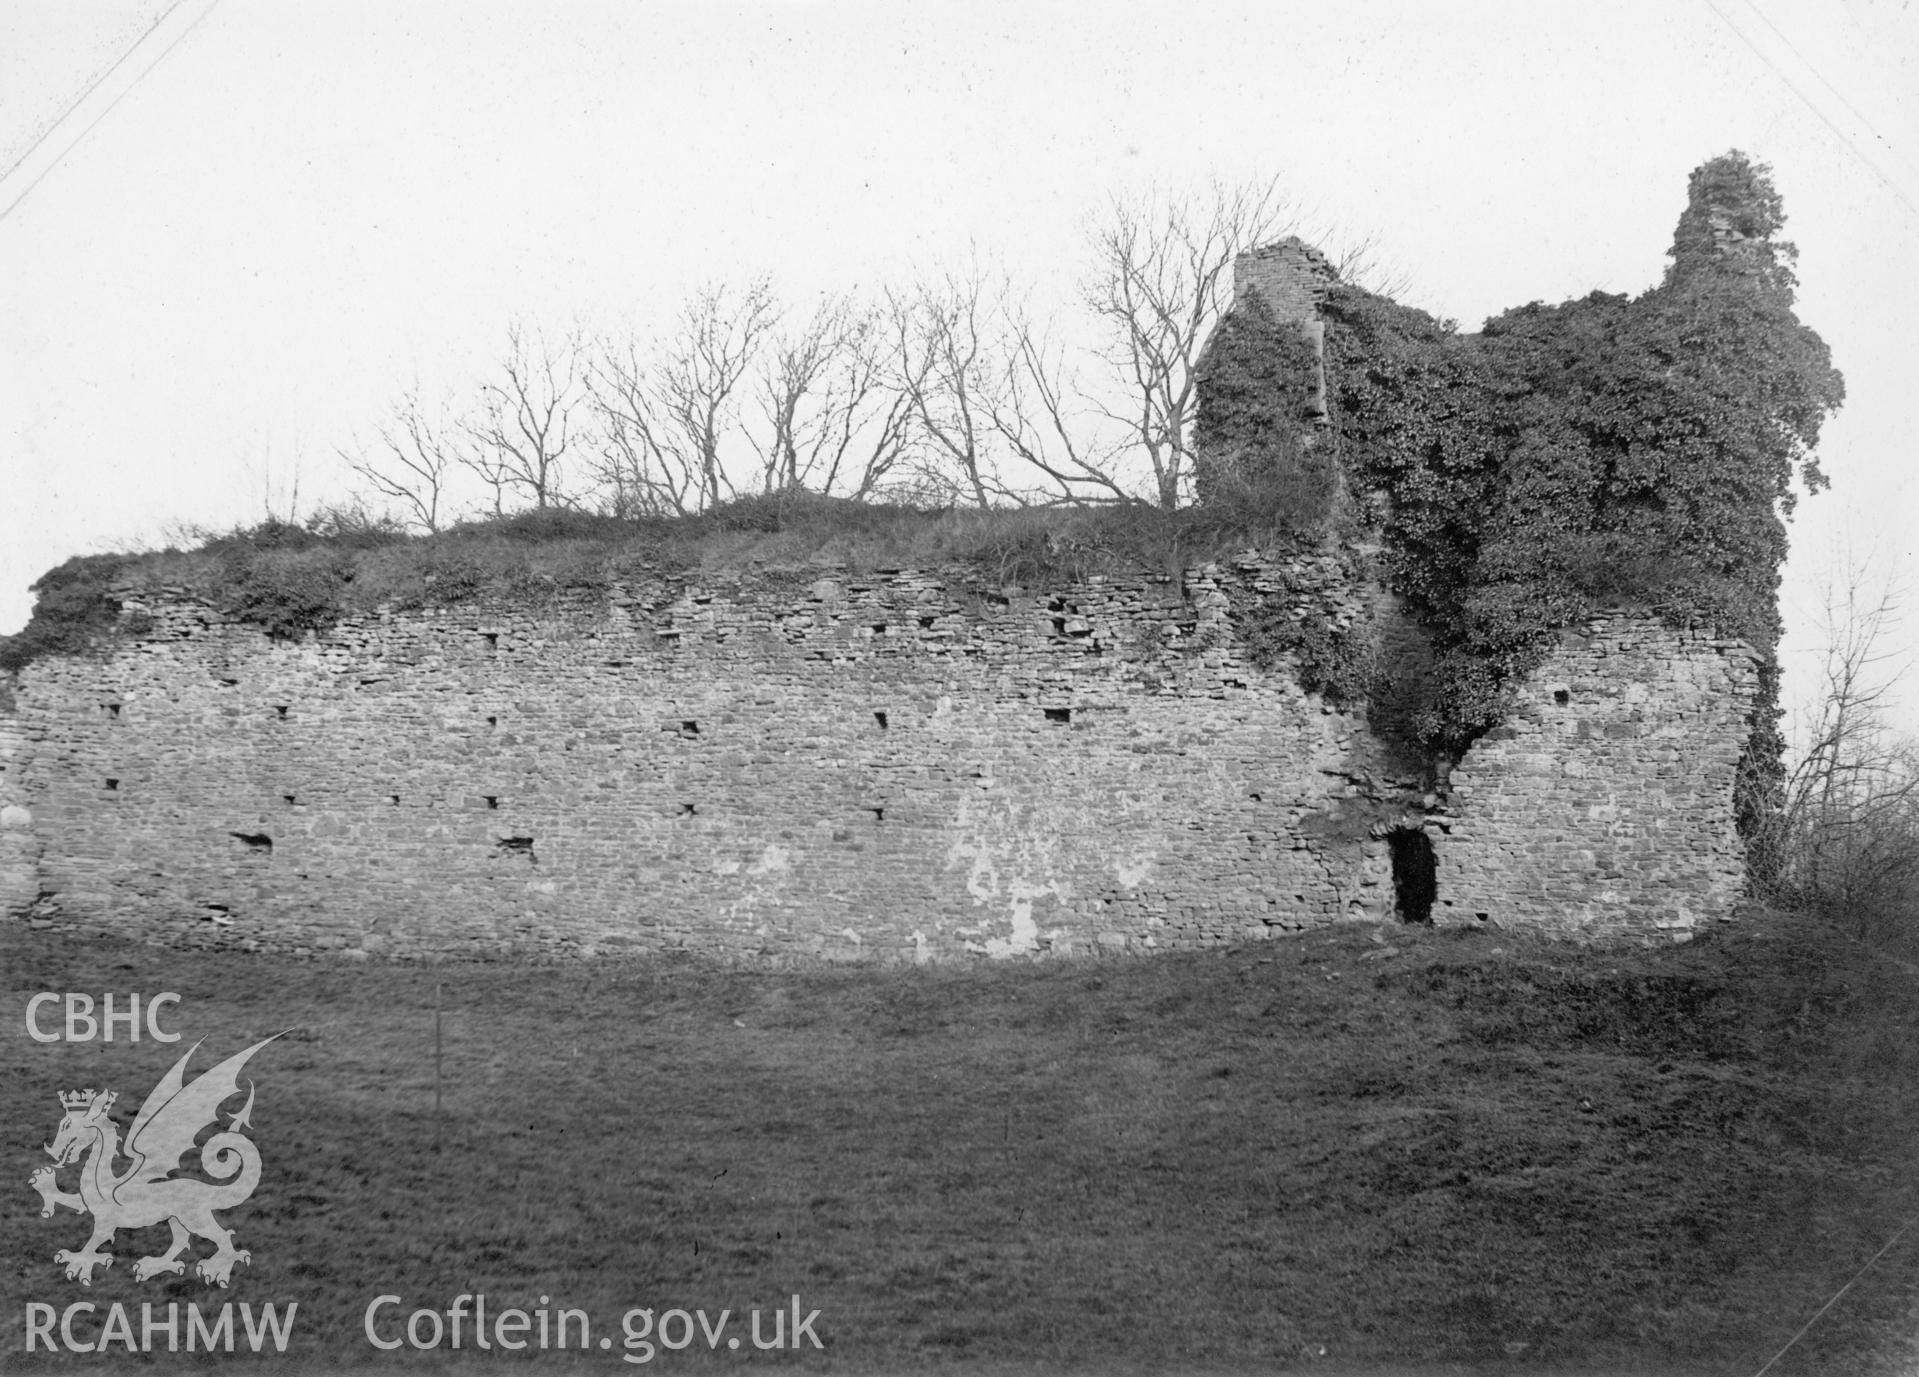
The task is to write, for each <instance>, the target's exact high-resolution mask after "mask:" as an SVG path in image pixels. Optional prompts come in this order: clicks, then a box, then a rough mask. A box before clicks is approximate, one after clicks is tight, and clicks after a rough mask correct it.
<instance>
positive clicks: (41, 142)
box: [0, 0, 220, 221]
mask: <svg viewBox="0 0 1919 1377" xmlns="http://www.w3.org/2000/svg"><path fill="white" fill-rule="evenodd" d="M185 3H186V0H173V3H172V4H171V5H169V6H167V8H166V10H165V11H164V12H162V14H161V15H160V17H159V18H158V19H156V20H154V21H153V23H152V24H150V25H148V27H147V28H146V30H145V32H143V33H142V34H141V35H140V36H139V37H138V38H137V39H135V40H134V41H133V46H132V47H130V48H128V49H127V50H126V51H125V52H124V53H122V54H120V56H119V57H118V58H117V59H116V60H115V61H114V63H113V65H112V66H110V67H108V68H107V69H106V70H105V71H104V72H102V73H100V75H99V76H97V77H95V78H94V79H93V80H92V81H91V82H89V83H87V86H86V88H85V89H84V90H82V91H81V92H80V94H79V95H77V96H75V97H74V98H73V101H72V103H70V104H69V105H68V106H67V108H66V109H65V110H63V111H62V112H61V114H60V117H59V118H58V119H56V120H55V121H54V122H53V123H52V125H50V126H49V127H48V129H47V131H46V132H45V133H44V134H42V135H41V136H40V137H39V138H37V139H35V140H34V141H33V143H32V144H31V145H29V146H28V148H27V151H26V152H24V153H22V154H21V155H20V156H19V157H18V158H16V159H15V160H14V162H13V165H12V166H11V167H9V168H8V169H7V170H6V173H5V174H4V175H0V186H4V185H5V184H6V182H7V179H8V178H10V177H12V176H13V174H14V173H15V172H18V171H19V170H20V168H21V167H23V166H25V164H26V162H27V160H28V159H29V158H31V157H32V156H33V155H34V154H35V153H37V152H39V151H40V149H41V148H42V147H44V146H45V145H46V143H47V141H48V140H49V139H51V138H52V137H53V136H54V135H55V134H57V133H59V132H60V130H61V129H62V128H63V127H64V126H65V125H66V123H67V122H68V121H69V120H70V119H72V117H73V115H74V112H75V111H77V110H79V108H80V107H81V106H82V105H83V104H85V103H86V100H87V97H89V96H91V95H92V94H93V93H94V92H95V91H96V90H98V89H99V88H100V86H101V84H102V83H104V82H105V81H106V80H107V78H108V77H110V76H112V75H113V74H114V73H115V72H117V71H119V70H120V68H122V67H124V66H125V65H126V63H127V59H129V58H131V57H132V56H133V55H134V54H135V53H137V52H139V51H140V49H141V48H143V47H145V46H146V44H147V40H149V39H150V38H152V37H153V35H154V34H155V33H156V32H157V31H158V30H159V28H160V26H161V25H162V24H164V23H166V21H167V20H168V19H170V18H171V17H172V16H173V13H174V11H175V10H178V9H179V8H180V6H181V5H183V4H185ZM219 3H220V0H211V3H210V4H208V5H207V7H206V8H205V9H203V10H201V11H200V13H199V14H197V15H195V16H194V17H193V19H192V20H191V21H190V22H189V23H188V24H187V26H186V27H185V28H183V29H181V30H180V32H179V33H177V34H175V35H174V37H173V39H172V41H171V42H169V43H168V44H167V46H166V47H165V48H163V49H161V51H160V55H159V56H158V57H156V58H154V59H153V61H152V62H151V63H149V64H148V65H147V67H146V69H145V70H144V71H142V72H141V73H140V74H139V75H138V76H136V77H134V79H133V80H132V81H130V82H128V83H127V85H126V87H125V88H124V89H122V90H121V91H120V92H119V93H118V94H116V95H115V96H114V97H113V99H112V100H110V101H108V102H107V104H106V107H105V108H104V109H103V110H101V111H100V113H99V114H97V115H95V116H94V117H93V118H92V119H90V120H88V121H87V124H86V127H85V128H84V129H82V130H81V131H80V132H79V133H78V134H76V135H75V136H74V138H73V142H71V143H69V144H68V145H67V146H66V147H65V148H63V149H61V150H60V152H59V153H57V154H56V155H55V156H54V158H53V160H52V161H51V162H49V163H48V164H47V165H46V166H45V167H44V168H42V169H41V170H40V173H39V175H38V176H36V177H35V178H34V179H33V180H32V181H31V182H28V183H27V184H26V186H25V187H23V188H21V191H20V194H19V195H17V196H15V197H14V198H13V199H12V200H11V201H9V202H7V204H6V205H5V206H0V221H4V220H5V219H6V218H7V217H8V216H9V215H11V214H13V212H14V210H15V209H17V208H18V207H19V205H20V203H21V202H22V201H24V200H26V199H27V197H28V196H30V195H32V194H33V189H34V188H35V187H37V186H39V185H40V183H42V182H43V181H45V180H46V179H47V177H48V175H49V174H51V173H52V172H53V170H54V169H55V168H57V167H59V166H60V164H61V162H62V161H64V160H65V158H66V156H67V154H69V153H71V152H72V151H73V150H74V149H75V148H77V147H78V146H79V144H80V141H81V140H82V139H84V138H86V136H87V135H88V134H90V133H92V132H93V128H94V126H95V125H97V124H99V123H100V121H101V120H103V119H105V118H106V117H107V116H108V115H110V114H112V113H113V111H114V109H115V107H117V106H118V105H119V104H120V102H121V101H123V100H125V99H126V98H127V94H128V92H130V91H132V90H133V89H134V88H135V87H136V86H138V85H139V84H140V83H141V82H142V81H144V80H145V79H146V77H147V75H148V74H149V73H151V72H152V71H153V69H154V68H155V67H157V66H159V65H160V64H161V63H162V62H164V61H165V60H166V56H167V54H168V53H170V52H172V51H173V50H174V49H175V48H177V47H179V46H180V41H181V40H182V39H184V38H185V37H186V36H187V35H188V34H190V33H192V32H193V31H194V30H195V29H196V28H198V27H199V26H200V23H201V21H202V20H204V19H205V18H206V17H207V16H208V15H209V14H212V13H213V11H214V8H215V7H216V6H218V5H219Z"/></svg>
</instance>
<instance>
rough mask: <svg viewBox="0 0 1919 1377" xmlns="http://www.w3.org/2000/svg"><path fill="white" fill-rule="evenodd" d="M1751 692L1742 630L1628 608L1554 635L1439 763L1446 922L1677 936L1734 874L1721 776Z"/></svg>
mask: <svg viewBox="0 0 1919 1377" xmlns="http://www.w3.org/2000/svg"><path fill="white" fill-rule="evenodd" d="M1757 692H1758V670H1757V657H1756V656H1755V655H1754V653H1753V652H1752V650H1751V648H1750V647H1748V646H1747V645H1746V644H1745V643H1744V642H1742V641H1731V640H1721V639H1718V638H1716V637H1714V636H1713V635H1711V634H1710V633H1708V632H1705V631H1699V630H1689V631H1682V630H1674V629H1672V628H1670V627H1666V626H1663V625H1660V624H1659V623H1657V622H1649V621H1646V620H1644V619H1641V618H1636V617H1623V616H1612V617H1598V618H1595V619H1594V620H1593V621H1592V622H1591V623H1590V624H1588V625H1587V626H1586V627H1585V628H1583V629H1582V630H1581V631H1580V632H1579V633H1576V634H1575V633H1569V634H1567V635H1565V636H1563V637H1562V638H1561V645H1560V648H1559V651H1558V653H1557V654H1556V655H1555V656H1554V657H1553V659H1552V660H1551V661H1550V662H1549V663H1548V664H1547V665H1546V666H1545V668H1544V669H1543V670H1542V671H1541V672H1540V673H1539V674H1538V675H1536V676H1534V678H1533V679H1532V680H1531V681H1530V682H1529V683H1528V684H1527V685H1526V686H1525V688H1524V689H1523V690H1522V691H1521V693H1520V694H1519V695H1518V697H1517V702H1516V705H1515V709H1514V711H1513V713H1512V714H1511V715H1510V716H1509V717H1508V718H1507V720H1506V722H1505V723H1504V724H1503V725H1501V726H1500V727H1498V728H1496V729H1494V730H1493V731H1491V732H1489V733H1488V734H1487V735H1486V736H1485V737H1483V738H1481V739H1480V740H1479V741H1478V742H1476V743H1475V744H1474V746H1473V748H1472V750H1471V751H1469V752H1468V753H1467V756H1466V758H1465V759H1464V760H1463V761H1461V762H1460V764H1459V766H1458V767H1457V768H1456V769H1454V771H1453V772H1452V779H1451V791H1450V792H1451V800H1452V812H1453V815H1454V821H1453V822H1452V824H1451V831H1450V834H1449V835H1448V836H1447V837H1446V838H1445V840H1444V841H1443V843H1442V844H1441V846H1440V847H1439V857H1440V860H1439V892H1440V895H1441V900H1440V902H1441V904H1442V905H1445V906H1447V907H1448V908H1449V909H1450V911H1451V913H1452V914H1453V915H1454V916H1455V918H1457V919H1461V920H1463V919H1465V918H1466V917H1467V916H1468V915H1473V916H1475V917H1476V915H1478V914H1480V913H1486V914H1489V915H1497V916H1498V917H1499V918H1500V920H1501V921H1504V922H1509V923H1517V924H1526V925H1529V926H1534V927H1538V928H1542V929H1545V930H1548V931H1552V932H1557V933H1566V934H1572V935H1586V934H1601V935H1603V934H1605V933H1606V932H1608V931H1609V930H1611V929H1613V928H1614V927H1615V925H1616V924H1617V922H1618V914H1619V912H1620V911H1621V909H1622V907H1628V908H1630V910H1631V911H1632V913H1633V915H1634V921H1635V924H1636V925H1639V926H1641V927H1644V926H1647V925H1649V926H1650V927H1651V928H1652V929H1654V930H1656V931H1660V932H1670V933H1674V934H1685V933H1689V932H1691V931H1693V930H1695V929H1696V928H1697V927H1698V926H1699V925H1700V924H1701V923H1703V922H1705V921H1707V920H1709V919H1713V918H1723V917H1725V916H1726V915H1727V914H1728V913H1729V911H1730V910H1731V908H1732V906H1733V904H1734V903H1735V902H1736V901H1737V900H1738V899H1739V897H1740V895H1741V892H1742V890H1743V887H1744V883H1745V855H1744V849H1743V846H1742V845H1741V843H1740V840H1739V837H1738V835H1737V832H1736V831H1735V829H1734V827H1733V824H1732V797H1733V784H1734V780H1735V778H1736V776H1737V773H1738V768H1739V758H1740V754H1741V750H1742V748H1743V746H1744V744H1745V740H1746V736H1747V733H1748V731H1749V728H1748V725H1747V721H1746V719H1747V716H1748V714H1749V713H1750V712H1751V710H1752V704H1753V701H1754V698H1755V697H1756V695H1757Z"/></svg>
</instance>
